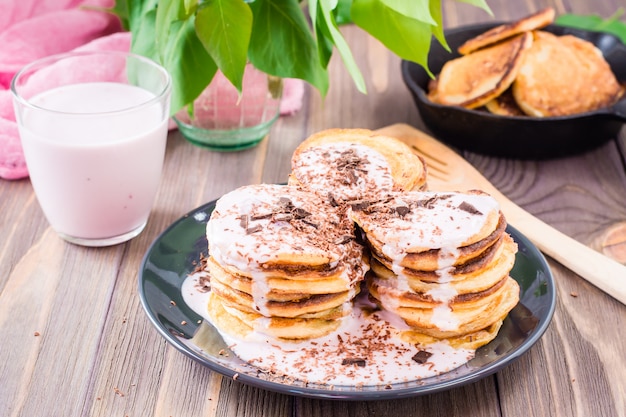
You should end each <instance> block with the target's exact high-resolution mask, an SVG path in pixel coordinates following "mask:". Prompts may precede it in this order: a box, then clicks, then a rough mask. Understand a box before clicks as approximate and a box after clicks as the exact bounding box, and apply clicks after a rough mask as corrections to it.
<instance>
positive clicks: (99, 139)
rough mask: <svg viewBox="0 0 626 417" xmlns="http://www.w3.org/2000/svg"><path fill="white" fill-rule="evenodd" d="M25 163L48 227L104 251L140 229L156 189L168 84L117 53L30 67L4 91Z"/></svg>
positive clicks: (158, 71) (146, 65) (156, 70)
mask: <svg viewBox="0 0 626 417" xmlns="http://www.w3.org/2000/svg"><path fill="white" fill-rule="evenodd" d="M11 91H12V93H13V103H14V107H15V114H16V119H17V123H18V127H19V132H20V138H21V141H22V146H23V148H24V155H25V158H26V165H27V167H28V171H29V174H30V179H31V182H32V185H33V188H34V190H35V194H36V196H37V200H38V201H39V204H40V206H41V208H42V210H43V212H44V214H45V216H46V218H47V220H48V221H49V223H50V225H51V226H52V228H53V229H54V230H55V231H56V232H57V233H58V234H59V235H60V236H61V237H62V238H64V239H66V240H67V241H69V242H72V243H75V244H79V245H84V246H109V245H115V244H118V243H122V242H125V241H127V240H129V239H131V238H133V237H135V236H137V235H138V234H139V233H141V231H142V230H143V229H144V227H145V225H146V223H147V221H148V216H149V214H150V211H151V208H152V205H153V203H154V199H155V196H156V193H157V189H158V186H159V181H160V177H161V169H162V166H163V157H164V154H165V145H166V139H167V125H168V120H169V102H170V93H171V79H170V76H169V74H168V73H167V71H166V70H165V69H164V68H162V67H161V66H160V65H158V64H156V63H155V62H153V61H151V60H149V59H147V58H144V57H141V56H138V55H134V54H131V53H126V52H76V53H68V54H63V55H56V56H52V57H48V58H44V59H41V60H38V61H36V62H33V63H31V64H29V65H27V66H26V67H24V68H23V69H22V70H21V71H20V72H18V73H17V74H16V75H15V77H14V78H13V81H12V83H11Z"/></svg>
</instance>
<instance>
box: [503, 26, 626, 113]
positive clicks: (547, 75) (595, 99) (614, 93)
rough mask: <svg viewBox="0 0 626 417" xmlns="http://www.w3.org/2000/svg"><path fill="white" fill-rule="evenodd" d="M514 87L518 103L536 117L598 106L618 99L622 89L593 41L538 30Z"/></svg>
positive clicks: (604, 105)
mask: <svg viewBox="0 0 626 417" xmlns="http://www.w3.org/2000/svg"><path fill="white" fill-rule="evenodd" d="M512 88H513V95H514V97H515V101H516V102H517V104H518V105H519V107H520V108H521V109H522V110H523V111H524V112H525V113H526V114H528V115H530V116H535V117H555V116H567V115H571V114H578V113H584V112H588V111H593V110H597V109H599V108H602V107H606V106H609V105H611V104H613V103H615V102H616V101H617V100H618V99H619V97H620V96H621V94H622V93H623V88H622V87H621V86H620V84H619V82H618V81H617V79H616V78H615V75H614V74H613V72H612V71H611V68H610V67H609V65H608V63H607V62H606V61H605V59H604V57H603V56H602V53H601V52H600V50H599V49H597V48H596V47H595V46H594V45H593V44H591V43H590V42H588V41H585V40H583V39H579V38H576V37H574V36H570V35H566V36H556V35H552V34H550V33H547V32H537V33H536V39H535V42H534V43H533V45H532V47H531V48H529V49H528V50H527V51H526V53H525V55H524V61H523V64H522V66H521V68H520V71H519V73H518V76H517V78H516V80H515V82H514V83H513V87H512Z"/></svg>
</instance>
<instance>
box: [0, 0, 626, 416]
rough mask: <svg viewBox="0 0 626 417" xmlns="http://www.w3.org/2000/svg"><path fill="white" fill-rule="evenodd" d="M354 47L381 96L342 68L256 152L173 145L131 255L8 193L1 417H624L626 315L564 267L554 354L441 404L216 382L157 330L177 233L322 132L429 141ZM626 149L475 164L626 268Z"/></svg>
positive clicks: (470, 19)
mask: <svg viewBox="0 0 626 417" xmlns="http://www.w3.org/2000/svg"><path fill="white" fill-rule="evenodd" d="M490 3H492V4H491V6H492V9H493V11H494V14H495V17H496V19H498V20H510V19H515V18H518V17H521V16H524V15H526V14H528V13H529V12H532V11H535V10H538V9H540V8H542V7H544V6H546V5H552V6H554V7H555V8H556V10H557V12H558V13H564V12H575V13H581V14H587V13H592V12H596V13H599V14H600V15H602V16H605V17H606V16H609V15H611V14H612V13H613V12H614V11H615V10H616V9H617V8H618V4H621V0H602V1H596V2H585V1H583V0H573V1H569V2H560V1H555V2H552V1H538V0H534V1H527V2H505V1H500V2H496V1H492V2H490ZM622 6H623V4H622ZM444 9H445V11H444V13H445V18H446V25H447V26H448V27H455V26H458V25H461V24H468V23H475V22H478V21H488V20H490V19H491V18H490V17H489V16H488V15H487V14H485V13H484V12H482V11H480V10H478V9H474V8H472V7H469V6H467V5H463V4H461V3H456V2H445V4H444ZM343 31H344V33H345V36H346V38H347V40H348V42H349V43H350V44H351V45H352V47H353V48H354V51H355V56H356V57H357V60H358V62H359V65H360V68H361V69H362V71H363V74H364V77H365V79H366V82H367V88H368V91H369V94H368V95H367V96H363V95H361V94H360V93H358V92H357V90H356V89H355V87H354V86H353V84H352V82H351V80H350V78H349V76H348V74H347V72H346V71H345V70H344V68H343V66H342V65H341V63H340V62H339V60H338V59H337V58H338V57H334V58H333V61H332V63H331V67H330V71H331V89H330V92H329V94H328V96H327V98H326V100H325V101H322V99H321V98H320V97H319V95H318V94H317V92H316V91H314V90H311V89H309V88H307V89H306V93H305V98H304V106H303V108H302V110H301V111H299V112H298V113H297V114H295V115H293V116H291V117H283V118H281V119H280V120H279V121H278V122H277V123H276V124H275V126H274V127H273V129H272V132H271V134H270V137H269V139H267V140H265V141H264V142H263V143H262V144H261V145H260V146H258V147H256V148H254V149H251V150H247V151H243V152H238V153H214V152H209V151H206V150H203V149H200V148H197V147H195V146H193V145H191V144H189V143H188V142H186V141H185V140H184V139H183V138H182V137H181V136H180V134H179V133H178V132H173V133H171V135H170V138H169V140H168V147H167V154H166V160H165V171H164V174H163V179H162V184H161V187H160V191H159V194H158V197H157V200H156V204H155V207H154V212H153V214H152V217H151V218H150V221H149V223H148V226H147V228H146V229H145V231H144V232H143V233H142V234H141V235H140V236H139V237H137V238H135V239H134V240H132V241H130V242H128V243H126V244H122V245H118V246H114V247H109V248H100V249H94V248H84V247H79V246H74V245H71V244H68V243H66V242H64V241H62V240H61V239H60V238H58V237H57V236H56V234H55V233H54V232H53V231H52V230H51V229H50V228H49V226H48V224H47V222H46V220H45V218H44V217H43V214H42V212H41V210H40V208H39V205H38V203H37V200H36V199H35V196H34V194H33V190H32V188H31V185H30V182H29V181H28V180H21V181H14V182H11V181H0V212H1V213H2V215H1V216H2V217H1V220H0V236H1V237H2V240H1V243H0V415H1V416H120V417H121V416H148V415H155V416H216V415H219V416H235V415H246V416H261V415H263V416H273V417H278V416H321V415H324V416H345V415H350V416H413V415H420V416H507V417H513V416H553V415H559V416H622V417H624V416H626V353H625V352H626V337H625V336H624V328H626V306H624V305H622V304H621V303H619V302H617V301H616V300H614V299H612V298H611V297H609V296H608V295H606V294H604V293H602V292H601V291H600V290H598V289H597V288H595V287H593V286H592V285H590V284H588V283H587V282H585V281H584V280H583V279H581V278H580V277H579V276H577V275H575V274H574V273H572V272H571V271H569V270H567V269H566V268H564V267H562V266H561V265H560V264H558V263H556V262H554V261H553V260H551V259H549V263H550V266H551V268H552V271H553V274H554V276H555V279H556V283H557V289H558V301H557V306H556V312H555V315H554V318H553V321H552V323H551V324H550V326H549V328H548V330H547V331H546V333H545V334H544V336H543V338H542V339H541V340H540V341H539V342H538V343H537V344H536V345H534V346H533V347H532V348H531V349H530V350H529V351H528V352H527V353H526V354H524V355H523V356H522V357H521V358H519V360H517V361H516V362H514V363H513V364H511V365H510V366H508V367H506V368H505V369H503V370H502V371H500V372H498V373H497V374H494V375H492V376H489V377H486V378H484V379H482V380H480V381H478V382H475V383H472V384H470V385H466V386H463V387H459V388H455V389H452V390H450V391H446V392H441V393H437V394H432V395H427V396H419V397H414V398H407V399H400V400H393V401H371V402H342V401H330V400H317V399H308V398H301V397H292V396H289V395H284V394H277V393H273V392H268V391H264V390H261V389H256V388H252V387H249V386H246V385H243V384H241V383H239V382H237V381H233V380H232V379H230V378H226V377H222V376H220V375H219V374H217V373H214V372H211V371H210V370H209V369H208V368H206V367H204V366H202V365H200V364H199V363H196V362H195V361H193V360H191V359H189V358H188V357H186V356H185V355H183V354H181V353H180V352H178V351H177V350H175V349H174V348H172V347H171V346H170V345H169V344H168V343H166V341H165V340H164V339H163V338H162V337H161V336H160V335H159V334H158V333H157V331H156V330H155V329H154V327H153V326H152V324H151V323H150V322H149V320H148V319H147V317H146V314H145V313H144V311H143V309H142V307H141V305H140V301H139V297H138V290H137V286H138V285H137V276H138V269H139V266H140V263H141V260H142V257H143V256H144V254H145V253H146V251H147V249H148V247H149V245H150V244H151V243H152V242H153V241H154V239H155V238H156V237H157V236H158V235H159V234H160V233H161V232H162V231H163V230H164V229H165V228H166V227H167V226H168V225H170V224H171V223H172V222H174V221H175V220H176V219H178V218H179V217H181V216H182V215H183V214H185V213H187V212H188V211H190V210H192V209H194V208H195V207H197V206H199V205H201V204H203V203H205V202H208V201H211V200H213V199H216V198H217V197H219V196H220V195H222V194H223V193H225V192H227V191H229V190H232V189H234V188H235V187H238V186H241V185H244V184H250V183H258V182H270V183H273V182H284V181H285V180H286V178H287V174H288V172H289V169H290V168H289V160H290V156H291V153H292V152H293V150H294V149H295V147H296V146H297V145H298V143H299V142H300V141H302V140H303V139H304V138H305V137H307V136H308V135H309V134H311V133H313V132H316V131H319V130H321V129H325V128H330V127H364V128H372V129H376V128H380V127H383V126H386V125H389V124H392V123H397V122H403V123H409V124H412V125H414V126H417V127H423V126H422V124H421V121H420V118H419V115H418V113H417V111H416V109H415V106H414V105H413V103H412V100H411V98H410V96H409V93H408V91H407V90H406V88H405V87H404V85H403V82H402V80H401V77H400V70H399V59H398V58H397V57H395V56H392V55H391V54H389V53H388V52H387V51H386V50H385V48H384V47H383V46H381V45H380V44H379V43H377V42H376V41H374V40H372V39H370V38H368V37H367V36H366V35H365V34H364V33H363V32H362V31H360V30H359V29H357V28H355V27H351V26H348V27H345V28H343ZM625 145H626V130H622V133H621V136H620V137H619V138H617V139H616V140H615V141H612V142H610V143H608V144H606V145H605V146H602V147H601V148H599V149H597V150H594V151H591V152H588V153H585V154H583V155H579V156H574V157H568V158H564V159H557V160H550V161H543V162H536V161H525V162H522V161H516V160H504V159H496V158H491V157H486V156H481V155H477V154H470V153H466V154H464V156H465V157H466V158H467V159H468V160H469V161H470V162H471V163H472V164H474V165H475V166H476V167H477V168H478V169H479V170H481V171H482V172H483V173H484V174H485V175H486V176H487V177H488V178H490V179H491V180H492V181H493V182H494V183H495V184H496V185H497V186H498V188H499V189H500V190H501V191H502V192H503V193H505V194H506V195H507V196H508V197H510V198H511V199H512V200H514V201H515V202H517V203H518V204H519V205H521V206H523V207H524V208H525V209H527V210H528V211H530V212H532V213H533V214H535V215H536V216H538V217H539V218H541V219H542V220H544V221H545V222H547V223H549V224H551V225H552V226H554V227H556V228H557V229H559V230H561V231H562V232H564V233H566V234H568V235H570V236H572V237H574V238H575V239H577V240H579V241H580V242H583V243H585V244H587V245H589V246H591V247H593V248H595V249H597V250H599V251H604V252H605V253H607V254H610V255H611V256H613V257H615V258H616V259H619V261H620V262H623V263H626V240H625V239H624V236H626V234H625V233H624V230H625V229H626V169H625V166H626V165H625V163H626V159H625V155H626V153H625V150H626V146H625ZM614 278H615V279H626V277H614Z"/></svg>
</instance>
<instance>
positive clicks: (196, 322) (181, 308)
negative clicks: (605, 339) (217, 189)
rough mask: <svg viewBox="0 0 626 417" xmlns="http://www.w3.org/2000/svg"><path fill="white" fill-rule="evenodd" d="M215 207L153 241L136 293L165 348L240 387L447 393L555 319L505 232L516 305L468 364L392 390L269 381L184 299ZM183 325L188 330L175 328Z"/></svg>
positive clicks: (538, 257)
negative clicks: (509, 245) (184, 288)
mask: <svg viewBox="0 0 626 417" xmlns="http://www.w3.org/2000/svg"><path fill="white" fill-rule="evenodd" d="M214 208H215V202H214V201H213V202H210V203H208V204H205V205H203V206H201V207H198V208H197V209H195V210H193V211H191V212H190V213H188V214H187V215H185V216H184V217H182V218H181V219H179V220H178V221H176V222H175V223H174V224H172V225H171V226H170V227H169V228H168V229H167V230H165V231H164V232H163V233H162V234H161V235H160V236H159V237H158V238H157V239H156V240H155V241H154V243H153V244H152V245H151V247H150V249H149V250H148V252H147V253H146V255H145V257H144V259H143V262H142V264H141V269H140V271H139V294H140V297H141V303H142V305H143V307H144V309H145V311H146V313H147V314H148V317H149V318H150V320H151V321H152V323H153V324H154V326H155V327H156V329H157V330H158V331H159V333H161V335H162V336H163V337H165V339H166V340H167V341H168V342H169V343H171V344H172V345H173V346H174V347H175V348H176V349H178V350H179V351H181V352H182V353H184V354H185V355H187V356H189V357H190V358H192V359H194V360H196V361H198V362H200V363H202V364H203V365H206V366H207V367H209V368H210V369H212V370H213V371H215V372H219V373H220V374H223V375H225V376H228V377H233V376H234V375H235V374H237V381H239V382H242V383H244V384H249V385H253V386H256V387H260V388H263V389H267V390H270V391H276V392H281V393H285V394H291V395H299V396H304V397H314V398H326V399H343V400H361V401H363V400H380V399H389V398H401V397H411V396H416V395H422V394H428V393H433V392H438V391H443V390H448V389H451V388H453V387H458V386H461V385H464V384H468V383H471V382H474V381H477V380H479V379H481V378H484V377H486V376H487V375H491V374H493V373H494V372H497V371H498V370H500V369H502V368H503V367H505V366H507V365H509V364H510V363H511V362H513V361H514V360H516V359H517V358H519V357H520V355H522V354H523V353H524V352H526V351H527V350H528V349H530V347H531V346H532V345H534V344H535V343H536V342H537V341H538V340H539V338H540V337H541V336H542V335H543V333H544V332H545V330H546V328H547V327H548V324H549V323H550V320H551V319H552V315H553V313H554V308H555V305H556V288H555V285H554V281H553V278H552V274H551V272H550V268H549V267H548V264H547V263H546V261H545V258H544V257H543V255H542V254H541V253H540V252H539V251H538V250H537V248H536V247H535V246H534V245H533V244H532V243H530V242H529V241H528V239H526V238H525V237H524V236H522V235H521V234H520V233H519V232H518V231H517V230H515V229H514V228H512V227H509V228H508V232H509V233H510V234H511V236H513V239H514V240H515V241H516V242H517V244H518V246H519V252H518V253H517V258H516V262H515V267H514V268H513V271H512V272H511V276H512V277H513V278H514V279H515V280H516V281H517V282H518V283H519V284H520V287H521V294H520V303H519V304H518V305H517V306H516V307H515V308H514V309H513V310H512V311H511V313H510V314H509V316H508V317H507V318H506V319H505V321H504V323H503V325H502V328H501V329H500V332H499V334H498V336H497V337H496V338H495V339H494V340H493V341H492V342H491V343H489V344H488V345H485V346H483V347H481V348H480V349H478V351H477V353H476V357H475V358H474V359H472V360H471V361H469V362H468V363H467V364H465V365H463V366H461V367H460V368H458V369H455V370H454V371H452V372H448V373H445V374H442V375H438V376H436V377H431V378H426V379H422V380H416V381H412V382H407V383H401V384H394V385H392V386H391V389H388V388H387V389H385V387H383V386H373V387H355V386H334V387H330V386H325V385H317V386H316V385H310V384H309V385H305V384H300V383H298V382H294V381H283V380H280V379H272V380H268V378H267V376H265V374H263V373H262V372H260V371H259V370H258V369H257V368H254V367H251V366H248V365H246V364H245V363H243V362H242V361H241V360H239V359H238V358H237V357H236V356H235V355H234V354H232V353H230V354H229V355H228V356H225V355H223V350H224V349H226V350H227V347H226V345H225V344H224V342H223V341H222V339H221V337H220V336H219V334H218V333H217V331H216V330H215V329H214V328H213V327H212V326H211V325H210V324H207V323H205V322H203V321H202V318H201V317H199V316H198V315H197V314H196V313H195V312H194V311H193V310H191V309H190V308H189V306H187V305H186V304H185V302H184V300H183V297H182V293H181V284H182V283H183V281H184V280H185V278H186V277H187V276H188V275H189V274H190V273H191V272H193V271H194V269H195V268H196V266H197V264H198V261H199V259H200V257H201V255H202V254H204V255H206V254H207V252H208V251H207V240H206V237H205V228H206V222H207V220H208V219H209V216H210V214H211V212H212V211H213V209H214ZM183 321H185V322H186V323H187V324H186V325H181V323H182V322H183ZM220 351H222V354H220ZM182 378H184V376H182ZM190 383H191V381H190Z"/></svg>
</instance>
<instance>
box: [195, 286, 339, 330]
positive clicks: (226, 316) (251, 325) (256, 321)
mask: <svg viewBox="0 0 626 417" xmlns="http://www.w3.org/2000/svg"><path fill="white" fill-rule="evenodd" d="M207 310H208V314H209V317H210V318H211V321H212V322H213V324H214V325H216V326H217V327H218V328H219V329H220V330H221V331H223V332H225V333H227V334H229V335H231V336H234V337H236V338H237V339H240V340H245V339H246V338H248V337H251V335H252V334H253V333H260V334H264V335H267V336H270V337H274V338H279V339H287V340H302V339H311V338H317V337H322V336H325V335H327V334H329V333H331V332H333V331H335V330H336V329H337V328H339V326H340V325H341V323H342V320H341V317H344V316H345V314H338V316H339V317H340V318H335V319H326V318H279V317H271V318H267V317H264V316H262V315H260V314H258V313H250V312H244V311H241V310H237V309H235V308H231V307H229V306H227V305H225V304H224V303H223V302H222V300H221V299H220V298H219V297H218V296H217V295H216V294H215V293H211V294H210V295H209V302H208V305H207Z"/></svg>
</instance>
